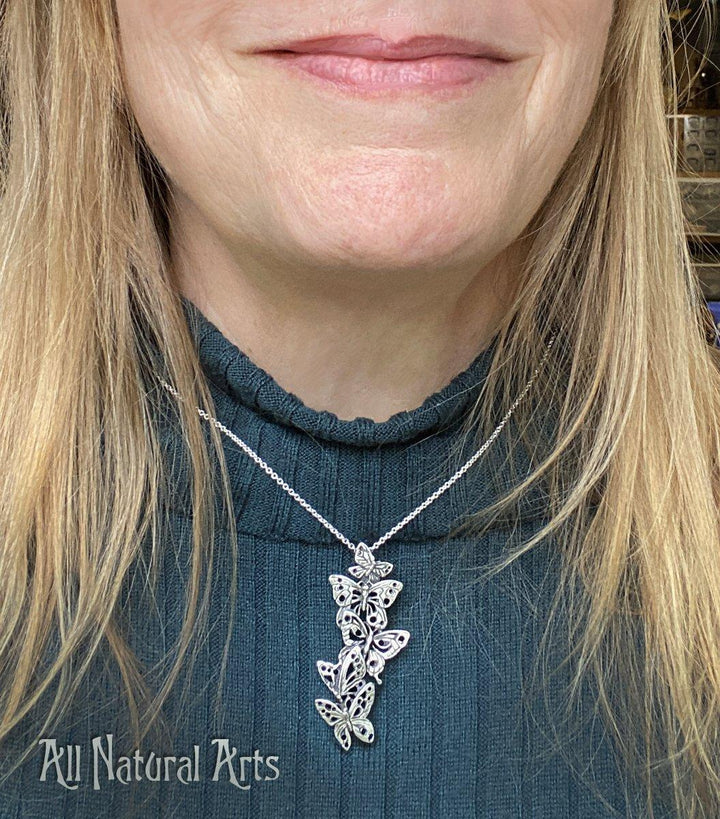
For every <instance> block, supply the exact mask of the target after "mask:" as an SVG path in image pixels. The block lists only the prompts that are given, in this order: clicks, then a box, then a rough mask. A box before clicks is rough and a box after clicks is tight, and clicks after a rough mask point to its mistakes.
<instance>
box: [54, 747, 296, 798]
mask: <svg viewBox="0 0 720 819" xmlns="http://www.w3.org/2000/svg"><path fill="white" fill-rule="evenodd" d="M39 744H40V745H41V746H43V747H44V754H43V762H42V767H41V770H40V780H41V781H42V782H47V781H54V782H56V783H57V784H59V785H62V786H63V787H64V788H67V789H68V790H75V789H77V788H78V787H79V786H80V785H81V784H83V783H85V782H86V781H89V779H90V778H92V786H93V790H100V789H101V784H100V783H101V782H103V781H104V782H116V783H119V784H120V785H130V784H131V783H132V782H140V781H143V780H145V781H148V782H160V781H163V782H169V781H177V782H180V783H181V784H183V785H189V784H190V783H191V782H199V781H200V779H201V778H203V775H202V772H203V771H209V770H211V769H212V777H211V780H212V781H213V782H221V781H226V782H230V784H231V785H234V786H235V787H236V788H240V789H241V790H249V789H250V788H251V787H252V785H253V784H255V783H258V782H268V781H272V780H274V779H277V778H278V777H279V776H280V769H279V767H278V757H277V756H263V755H262V754H261V753H260V751H259V750H257V749H256V750H254V751H253V753H252V756H242V755H240V754H239V752H238V749H237V748H236V747H235V746H234V745H232V744H231V743H230V740H229V739H227V738H218V739H213V740H212V741H211V743H210V747H209V748H205V749H204V751H205V753H204V755H203V753H202V752H201V751H202V750H203V749H201V747H200V745H193V749H192V753H190V754H188V755H184V756H178V755H169V754H165V755H161V754H156V753H155V752H154V751H150V752H149V753H145V754H142V753H140V750H139V749H137V748H136V749H135V751H134V752H133V753H132V754H130V755H126V754H121V755H117V756H116V755H115V748H114V744H113V735H112V734H105V736H104V737H100V736H98V737H93V739H92V741H91V745H90V749H89V750H88V749H85V748H83V746H82V745H59V744H58V742H57V739H55V738H52V737H50V738H46V739H41V740H40V742H39ZM203 756H204V757H205V758H203Z"/></svg>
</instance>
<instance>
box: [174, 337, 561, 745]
mask: <svg viewBox="0 0 720 819" xmlns="http://www.w3.org/2000/svg"><path fill="white" fill-rule="evenodd" d="M555 337H556V335H555V334H553V336H552V338H551V339H550V341H549V342H548V344H547V348H546V350H545V353H544V355H543V358H542V361H541V362H540V364H538V366H537V367H536V368H535V370H534V372H533V374H532V376H531V378H530V380H529V381H528V383H527V384H526V385H525V387H524V389H523V390H522V392H521V393H520V395H519V396H518V397H517V398H516V399H515V401H514V402H513V404H512V406H511V407H510V409H509V410H508V411H507V412H506V413H505V416H504V417H503V419H502V421H501V422H500V423H499V424H498V426H497V427H496V428H495V429H494V430H493V433H492V434H491V435H490V437H489V438H488V439H487V441H485V443H484V444H483V445H482V446H481V447H480V449H478V451H477V452H476V453H475V454H474V455H473V456H472V457H471V458H470V459H469V460H468V461H467V462H466V463H465V464H464V465H463V466H462V467H460V469H458V470H457V472H455V474H454V475H453V476H452V477H450V478H448V480H446V481H445V483H444V484H442V486H440V487H439V488H438V489H436V490H435V491H434V492H433V493H432V494H431V495H430V496H429V497H427V498H426V499H425V500H424V501H423V502H422V503H421V504H420V505H419V506H418V507H416V508H415V509H413V511H412V512H410V513H409V514H407V515H406V516H405V517H404V518H403V519H402V520H401V521H400V522H399V523H397V524H395V526H393V527H392V529H390V530H388V531H387V532H386V533H385V534H384V535H383V536H382V537H380V538H379V539H378V540H376V541H375V543H373V544H372V545H371V546H368V544H366V543H364V542H362V541H360V542H358V543H357V544H354V543H353V542H352V541H351V540H350V539H349V538H347V537H346V536H345V535H344V534H342V532H340V531H339V530H338V529H336V528H335V527H334V526H333V525H332V523H330V522H329V521H327V520H326V519H325V518H324V517H323V516H322V515H321V514H320V512H318V511H317V510H316V509H315V508H314V507H313V506H311V504H309V503H308V502H307V501H306V500H305V499H304V498H303V497H302V496H301V495H299V494H298V493H297V492H296V491H295V490H294V489H293V488H292V487H291V486H290V485H289V484H288V483H287V482H286V481H285V480H283V479H282V478H281V477H280V476H279V475H278V474H277V472H275V470H274V469H272V467H270V466H269V465H268V464H267V463H266V462H265V461H264V460H263V459H262V458H261V457H260V456H259V455H258V454H257V452H255V450H253V449H252V448H251V447H250V446H248V445H247V444H246V443H245V441H243V440H242V439H241V438H239V437H238V436H237V435H235V433H234V432H232V431H231V430H229V429H228V428H227V427H226V426H225V425H224V424H222V423H221V422H220V421H218V420H217V418H213V416H212V415H210V414H209V413H207V412H205V410H203V409H201V408H200V407H196V409H197V411H198V414H199V415H200V417H201V418H204V419H205V420H207V421H209V422H210V423H212V424H214V425H215V426H216V427H217V428H218V429H219V430H220V431H221V432H223V433H224V434H225V435H227V436H228V438H230V439H231V440H232V441H233V442H234V443H235V444H237V445H238V446H239V447H240V449H242V450H243V452H245V454H246V455H248V457H250V458H251V459H252V460H253V461H254V462H255V463H256V464H257V465H258V466H259V467H260V468H261V469H262V470H263V471H264V472H265V473H266V474H267V475H269V476H270V477H271V478H272V479H273V480H274V481H275V483H277V484H278V486H280V487H281V488H282V489H283V490H284V491H285V492H287V493H288V495H290V497H291V498H293V500H295V501H297V503H299V504H300V506H302V507H303V509H305V510H306V511H307V512H308V513H309V514H311V515H312V516H313V517H314V518H315V519H316V520H317V521H318V522H319V523H321V524H322V525H323V526H324V527H325V528H326V529H327V530H328V531H329V532H331V533H332V534H333V535H334V536H335V537H336V538H337V539H338V540H339V541H340V542H341V543H343V544H344V545H345V546H347V547H348V548H349V549H350V551H352V552H353V555H354V558H355V563H354V564H353V565H352V566H350V567H349V569H348V573H349V574H350V575H352V577H346V576H345V575H342V574H331V575H330V577H329V578H328V580H329V582H330V586H331V588H332V594H333V598H334V600H335V602H336V603H337V605H338V610H337V615H336V618H335V621H336V623H337V626H338V627H339V628H340V632H341V634H342V640H343V648H341V649H340V652H339V654H338V661H337V662H336V663H330V662H326V661H325V660H318V661H317V662H316V666H317V670H318V673H319V674H320V677H321V679H322V681H323V682H324V683H325V685H326V686H327V687H328V689H329V690H330V692H331V693H332V695H333V699H332V700H329V699H323V698H318V699H316V700H315V707H316V708H317V710H318V712H319V714H320V716H321V717H322V718H323V719H324V720H325V722H327V724H328V725H329V726H330V727H331V728H333V730H334V734H335V738H336V739H337V741H338V742H339V743H340V746H341V747H342V748H343V749H344V750H345V751H347V750H349V749H350V745H351V744H352V738H353V736H355V737H356V738H357V739H359V740H361V741H362V742H366V743H371V742H373V741H374V739H375V729H374V727H373V724H372V722H371V721H370V720H369V719H368V715H369V713H370V709H371V708H372V706H373V703H374V702H375V683H376V682H377V683H378V684H380V683H382V680H381V679H380V674H381V673H383V671H384V669H385V662H386V661H387V660H390V659H392V658H393V657H395V656H396V655H397V654H399V653H400V651H402V649H403V648H405V646H406V645H407V644H408V641H409V640H410V633H409V632H408V631H406V630H405V629H387V628H386V626H387V624H388V619H387V610H388V609H389V608H390V606H391V605H392V604H393V603H394V602H395V600H396V599H397V596H398V594H399V593H400V590H401V589H402V587H403V584H402V583H401V582H400V581H399V580H390V579H387V576H388V575H389V574H390V573H391V572H392V570H393V564H392V563H388V562H387V561H377V560H376V559H375V556H374V555H373V552H374V551H375V550H376V549H377V548H379V547H380V546H382V545H383V543H385V542H386V541H388V540H389V539H390V538H391V537H393V536H394V535H396V534H397V533H398V532H399V531H400V530H401V529H403V528H404V527H405V526H407V524H408V523H410V521H411V520H413V519H414V518H415V517H417V516H418V515H419V514H420V513H421V512H422V511H423V510H425V509H427V507H428V506H430V504H431V503H433V502H434V501H436V500H437V499H438V498H439V497H440V495H442V494H443V493H444V492H446V491H447V490H448V489H449V488H450V487H451V486H452V485H453V484H454V483H455V482H456V481H457V480H459V479H460V478H461V477H462V476H463V475H464V474H465V473H466V472H467V471H468V469H470V467H471V466H473V464H474V463H475V462H476V461H477V460H478V458H480V456H481V455H482V454H483V453H484V452H485V450H486V449H487V448H488V447H489V446H490V444H492V443H493V441H494V440H495V439H496V438H497V436H498V435H499V434H500V432H501V430H502V428H503V427H504V426H505V424H506V423H507V421H508V420H509V418H510V416H511V415H512V414H513V412H514V411H515V409H516V408H517V406H518V404H519V403H520V402H521V401H522V399H523V398H524V397H525V395H526V393H527V392H528V390H529V389H530V387H531V386H532V383H533V381H534V380H535V378H536V376H537V374H538V372H539V370H540V368H541V367H542V365H543V364H544V363H545V359H546V358H547V356H548V353H549V352H550V348H551V347H552V345H553V342H554V341H555ZM159 380H160V383H161V384H162V385H163V387H165V389H166V390H168V391H169V392H171V393H172V394H173V395H175V397H176V398H179V399H180V398H181V396H180V394H179V393H178V391H177V390H176V389H175V388H174V387H172V386H171V385H170V384H168V383H167V382H166V381H164V380H163V379H159ZM353 578H354V579H353ZM368 677H372V680H369V679H367V678H368ZM373 680H375V682H373Z"/></svg>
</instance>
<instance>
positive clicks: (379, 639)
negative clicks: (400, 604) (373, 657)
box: [372, 628, 410, 660]
mask: <svg viewBox="0 0 720 819" xmlns="http://www.w3.org/2000/svg"><path fill="white" fill-rule="evenodd" d="M409 639H410V632H409V631H405V629H403V628H396V629H390V630H389V631H381V632H380V633H379V634H376V635H375V636H374V637H373V640H372V642H373V649H374V650H375V651H377V653H378V654H380V656H381V657H382V658H383V660H390V659H391V658H392V657H394V656H395V655H396V654H399V653H400V652H401V651H402V650H403V649H404V648H405V646H406V645H407V644H408V640H409Z"/></svg>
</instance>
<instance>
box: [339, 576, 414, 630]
mask: <svg viewBox="0 0 720 819" xmlns="http://www.w3.org/2000/svg"><path fill="white" fill-rule="evenodd" d="M328 579H329V580H330V585H331V586H332V593H333V597H334V598H335V602H336V603H337V604H338V606H341V607H344V606H349V607H351V608H352V609H353V611H355V613H356V614H362V615H363V616H364V617H365V621H366V623H367V624H368V625H369V626H370V627H371V628H372V629H373V631H377V630H378V629H382V628H385V626H386V625H387V613H386V612H385V609H387V608H389V607H390V606H392V604H393V603H394V602H395V600H396V598H397V596H398V594H399V593H400V589H402V587H403V584H402V583H401V582H400V581H399V580H381V581H379V582H378V583H373V584H372V585H367V584H366V583H362V584H361V583H356V582H355V581H354V580H351V579H350V578H349V577H345V576H344V575H342V574H331V575H330V577H329V578H328Z"/></svg>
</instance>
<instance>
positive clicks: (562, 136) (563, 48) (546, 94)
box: [524, 0, 612, 156]
mask: <svg viewBox="0 0 720 819" xmlns="http://www.w3.org/2000/svg"><path fill="white" fill-rule="evenodd" d="M611 19H612V0H592V1H591V0H584V1H583V0H552V1H551V2H548V1H547V0H545V1H544V2H538V3H537V8H536V20H537V25H538V31H539V32H540V37H541V41H542V46H541V47H542V54H543V57H542V59H541V60H540V61H539V63H538V66H537V71H536V74H535V76H534V78H533V82H532V85H531V88H530V91H529V93H528V96H527V101H526V104H525V109H524V117H525V134H526V136H527V140H528V142H529V143H530V144H529V145H528V146H527V147H528V148H531V147H533V146H534V148H535V151H534V153H535V154H536V155H537V153H538V152H540V153H541V154H547V155H558V156H562V155H563V154H567V153H569V151H570V150H571V148H572V146H573V145H574V144H575V142H576V141H577V139H578V137H579V136H580V133H581V131H582V129H583V127H584V125H585V123H586V121H587V118H588V116H589V114H590V112H591V110H592V106H593V103H594V99H595V96H596V93H597V88H598V83H599V78H600V72H601V69H602V64H603V58H604V53H605V47H606V43H607V35H608V31H609V28H610V22H611Z"/></svg>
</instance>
